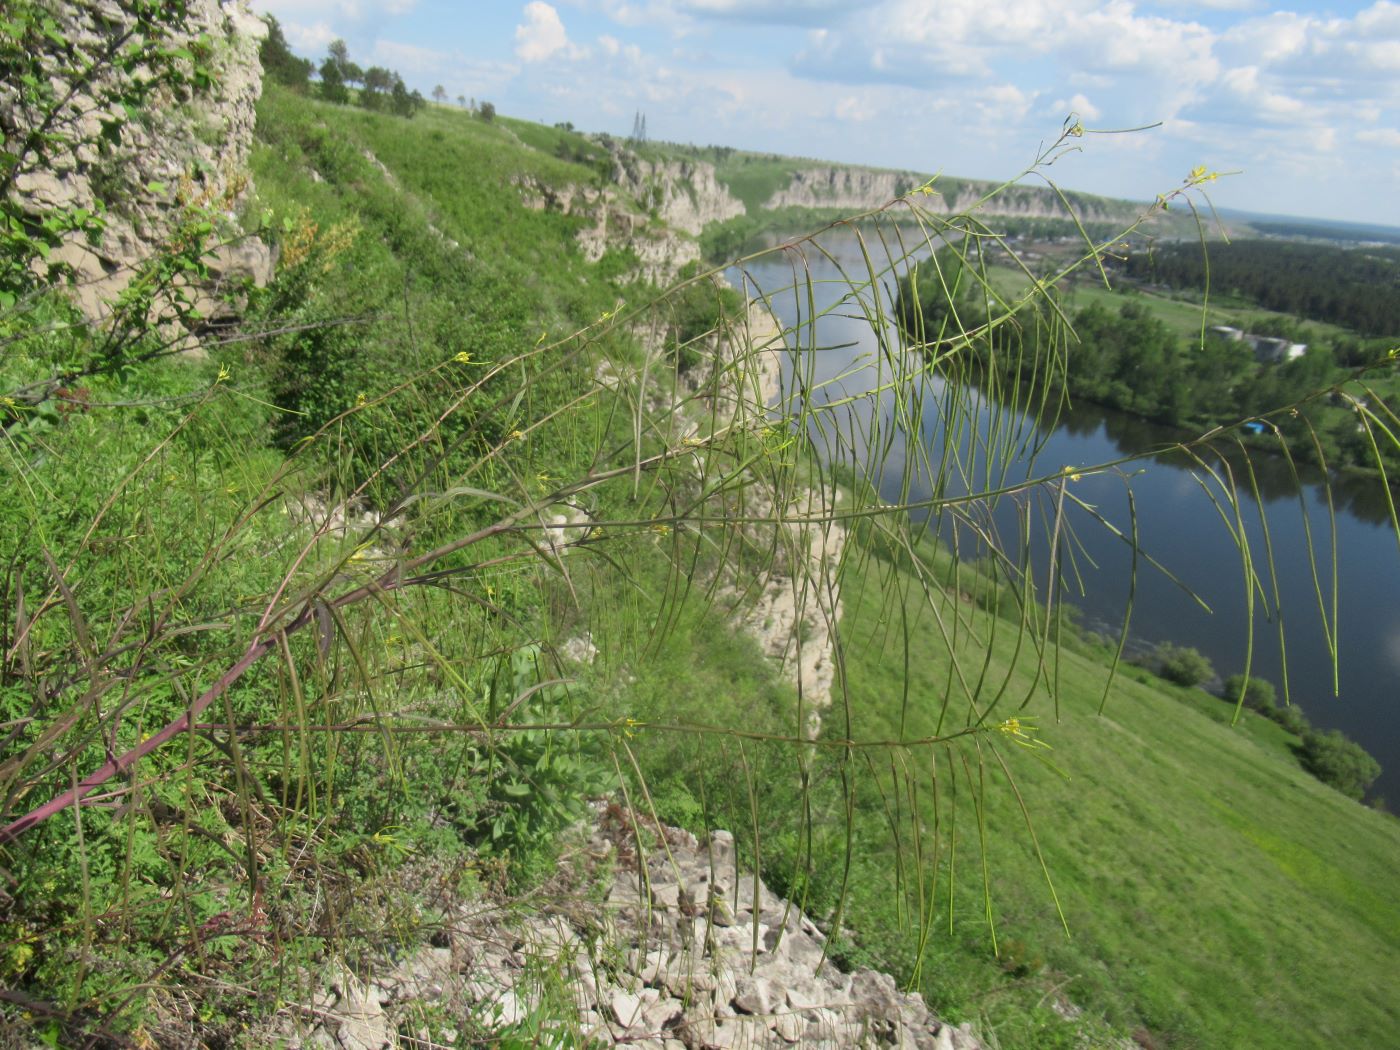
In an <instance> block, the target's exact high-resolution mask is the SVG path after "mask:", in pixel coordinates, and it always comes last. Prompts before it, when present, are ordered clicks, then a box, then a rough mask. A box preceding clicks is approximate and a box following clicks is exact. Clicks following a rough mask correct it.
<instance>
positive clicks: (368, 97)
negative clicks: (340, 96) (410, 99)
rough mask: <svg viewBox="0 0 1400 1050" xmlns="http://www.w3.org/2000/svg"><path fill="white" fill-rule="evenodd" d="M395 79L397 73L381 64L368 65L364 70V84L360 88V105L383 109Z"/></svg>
mask: <svg viewBox="0 0 1400 1050" xmlns="http://www.w3.org/2000/svg"><path fill="white" fill-rule="evenodd" d="M397 79H398V74H396V73H393V72H391V71H390V70H387V69H385V68H384V67H383V66H370V67H369V68H368V69H366V70H365V79H364V84H363V86H362V87H361V88H360V105H361V106H363V107H364V108H365V109H383V108H384V106H385V102H386V100H387V98H388V96H389V93H390V92H391V91H392V90H393V87H394V81H395V80H397Z"/></svg>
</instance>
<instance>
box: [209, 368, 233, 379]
mask: <svg viewBox="0 0 1400 1050" xmlns="http://www.w3.org/2000/svg"><path fill="white" fill-rule="evenodd" d="M232 375H233V373H232V372H230V371H229V368H228V365H220V366H219V374H218V375H217V376H216V377H215V378H214V382H216V383H226V382H228V380H229V377H230V376H232Z"/></svg>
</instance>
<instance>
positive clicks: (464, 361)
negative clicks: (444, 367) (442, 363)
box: [452, 350, 472, 365]
mask: <svg viewBox="0 0 1400 1050" xmlns="http://www.w3.org/2000/svg"><path fill="white" fill-rule="evenodd" d="M452 360H454V361H456V362H457V363H458V364H459V365H469V364H471V363H472V355H471V354H469V353H467V352H466V351H465V350H463V351H462V352H461V353H459V354H456V355H455V356H454V357H453V358H452Z"/></svg>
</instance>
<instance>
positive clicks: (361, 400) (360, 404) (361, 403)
mask: <svg viewBox="0 0 1400 1050" xmlns="http://www.w3.org/2000/svg"><path fill="white" fill-rule="evenodd" d="M368 403H369V398H367V397H365V395H364V394H363V393H359V394H356V395H355V407H356V408H364V407H365V405H367V404H368Z"/></svg>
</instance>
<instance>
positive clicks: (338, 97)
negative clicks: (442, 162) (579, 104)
mask: <svg viewBox="0 0 1400 1050" xmlns="http://www.w3.org/2000/svg"><path fill="white" fill-rule="evenodd" d="M265 20H266V22H267V36H266V37H264V38H263V42H262V44H261V47H260V50H259V57H260V58H261V60H262V67H263V72H264V73H265V74H266V75H267V76H268V77H270V78H272V79H273V80H275V81H276V82H277V83H279V84H282V85H283V86H285V87H289V88H291V89H292V90H293V91H298V92H301V93H303V94H308V93H311V92H313V91H314V93H315V94H316V95H318V96H319V97H320V98H322V99H324V100H325V101H327V102H334V103H336V104H337V105H341V106H346V105H349V104H350V103H351V102H352V101H353V102H355V103H357V104H358V105H360V106H361V107H363V108H364V109H368V110H373V111H375V112H381V113H392V114H394V115H395V116H400V117H412V116H414V115H415V114H417V112H418V111H419V110H420V109H422V108H423V107H424V106H426V105H427V104H428V100H427V99H425V98H424V97H423V93H422V92H420V91H418V90H417V89H416V88H415V89H413V90H409V88H408V85H407V84H405V83H404V80H403V77H401V76H400V75H399V74H398V73H396V72H395V71H394V70H392V69H386V68H384V67H383V66H370V67H368V68H362V67H361V66H360V65H359V64H358V63H356V62H354V61H353V60H351V58H350V48H349V46H348V45H347V44H346V43H345V41H344V40H333V41H331V44H330V46H329V47H328V48H327V49H326V57H325V58H324V59H323V60H322V61H321V64H320V65H319V66H317V65H316V63H314V62H312V61H311V60H310V59H309V58H302V57H301V56H299V55H297V54H295V53H294V52H293V51H292V49H291V47H290V46H289V45H288V43H287V38H286V36H285V34H284V33H283V32H282V26H281V25H280V24H279V23H278V21H277V19H276V18H274V17H273V16H271V15H268V16H266V19H265ZM313 78H314V84H313ZM352 88H353V89H354V94H353V95H352V94H351V89H352ZM433 99H434V100H435V101H437V102H438V103H439V104H442V103H446V101H447V90H446V89H445V88H444V87H443V86H442V85H441V84H439V85H437V86H436V87H434V88H433ZM457 104H458V105H460V106H462V107H463V108H464V109H469V110H470V111H471V112H472V113H473V114H475V115H476V116H478V117H480V118H481V119H482V120H486V121H491V120H494V119H495V117H496V107H495V106H493V105H492V104H491V103H490V102H481V103H480V104H478V103H477V101H476V99H472V100H471V103H470V105H468V102H467V99H466V98H465V97H464V96H462V95H458V96H457Z"/></svg>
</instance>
